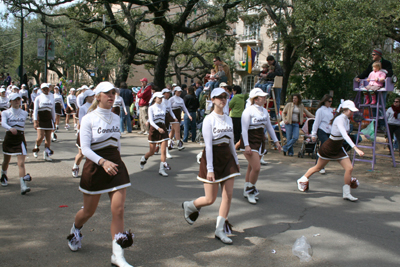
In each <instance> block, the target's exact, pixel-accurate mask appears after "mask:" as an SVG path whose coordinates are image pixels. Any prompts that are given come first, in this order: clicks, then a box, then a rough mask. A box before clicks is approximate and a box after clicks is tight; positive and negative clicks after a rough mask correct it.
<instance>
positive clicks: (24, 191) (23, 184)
mask: <svg viewBox="0 0 400 267" xmlns="http://www.w3.org/2000/svg"><path fill="white" fill-rule="evenodd" d="M19 182H20V183H21V195H25V194H26V193H28V192H30V191H31V189H30V188H29V187H27V186H26V183H25V180H24V177H20V178H19Z"/></svg>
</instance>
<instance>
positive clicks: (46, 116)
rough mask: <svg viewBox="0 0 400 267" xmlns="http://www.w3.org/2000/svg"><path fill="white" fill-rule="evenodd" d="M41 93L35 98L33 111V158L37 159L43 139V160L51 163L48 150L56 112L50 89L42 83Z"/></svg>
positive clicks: (50, 153) (51, 151) (51, 152)
mask: <svg viewBox="0 0 400 267" xmlns="http://www.w3.org/2000/svg"><path fill="white" fill-rule="evenodd" d="M40 89H41V91H42V93H41V94H40V95H39V96H38V97H36V99H35V105H34V109H33V120H34V122H33V127H34V128H35V130H37V139H36V143H35V148H34V149H33V150H32V151H33V156H34V157H35V158H37V157H38V154H37V153H38V152H39V150H40V149H39V147H40V144H41V143H42V141H43V138H44V137H46V139H45V145H44V146H45V150H44V151H43V159H44V160H45V161H52V159H51V158H50V156H51V155H53V153H54V152H53V150H51V149H50V145H51V133H52V131H53V130H54V121H55V119H56V112H55V107H54V97H53V95H52V94H50V88H49V84H48V83H42V85H41V86H40Z"/></svg>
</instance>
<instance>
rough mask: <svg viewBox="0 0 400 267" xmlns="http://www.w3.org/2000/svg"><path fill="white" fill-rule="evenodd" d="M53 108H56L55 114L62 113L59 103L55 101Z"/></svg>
mask: <svg viewBox="0 0 400 267" xmlns="http://www.w3.org/2000/svg"><path fill="white" fill-rule="evenodd" d="M55 110H56V114H57V115H62V107H61V103H56V105H55Z"/></svg>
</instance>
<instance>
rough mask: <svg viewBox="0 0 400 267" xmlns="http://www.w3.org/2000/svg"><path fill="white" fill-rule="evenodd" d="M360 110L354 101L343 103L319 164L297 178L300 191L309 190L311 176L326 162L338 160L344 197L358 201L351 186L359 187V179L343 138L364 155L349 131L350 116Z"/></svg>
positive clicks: (333, 122)
mask: <svg viewBox="0 0 400 267" xmlns="http://www.w3.org/2000/svg"><path fill="white" fill-rule="evenodd" d="M355 111H358V109H357V108H356V107H355V105H354V103H353V101H351V100H346V101H344V102H343V103H342V105H341V112H340V113H338V115H336V117H335V118H334V119H332V121H331V124H332V130H331V135H330V136H329V139H328V140H327V141H325V142H324V143H323V144H322V145H321V148H320V149H319V150H318V156H319V159H318V162H317V165H315V166H314V167H312V168H310V169H308V171H307V172H306V174H304V175H303V176H302V177H301V178H300V179H298V180H297V187H298V189H299V190H300V191H302V192H304V191H308V190H309V178H310V177H311V175H313V174H314V173H316V172H319V171H320V170H321V169H323V168H324V167H325V166H326V164H328V162H329V161H331V160H337V161H338V162H339V163H340V165H342V167H343V169H344V171H345V172H344V186H343V199H346V200H350V201H357V200H358V198H355V197H353V196H352V195H351V193H350V188H354V189H355V188H357V187H358V180H357V179H356V178H354V177H351V174H352V172H353V166H352V164H351V161H350V159H349V156H348V155H347V153H346V150H345V149H344V147H343V140H346V142H347V143H348V144H349V145H350V146H351V147H352V148H353V149H354V150H355V151H356V152H357V154H358V155H360V156H363V155H364V152H363V151H361V150H360V149H358V148H357V147H356V146H355V144H354V143H353V141H352V140H351V138H350V137H349V135H348V134H347V132H348V131H349V130H350V120H349V118H350V117H351V116H352V115H353V112H355Z"/></svg>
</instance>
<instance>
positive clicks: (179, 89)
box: [174, 86, 182, 92]
mask: <svg viewBox="0 0 400 267" xmlns="http://www.w3.org/2000/svg"><path fill="white" fill-rule="evenodd" d="M176 91H182V88H181V87H180V86H177V87H175V88H174V92H176Z"/></svg>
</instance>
